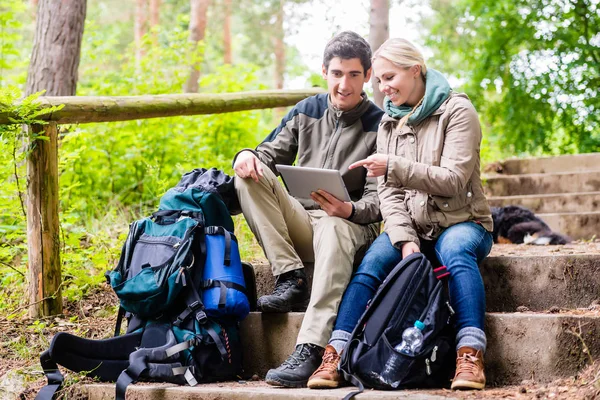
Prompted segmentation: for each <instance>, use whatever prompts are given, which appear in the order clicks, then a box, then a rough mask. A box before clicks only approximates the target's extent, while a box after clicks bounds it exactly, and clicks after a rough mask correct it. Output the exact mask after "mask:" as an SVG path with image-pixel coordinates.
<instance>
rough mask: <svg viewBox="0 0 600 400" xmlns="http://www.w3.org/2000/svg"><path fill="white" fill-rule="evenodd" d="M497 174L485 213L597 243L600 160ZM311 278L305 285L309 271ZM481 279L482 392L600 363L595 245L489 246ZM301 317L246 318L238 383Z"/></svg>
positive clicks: (201, 390) (271, 355) (250, 385)
mask: <svg viewBox="0 0 600 400" xmlns="http://www.w3.org/2000/svg"><path fill="white" fill-rule="evenodd" d="M500 167H501V168H498V169H502V171H503V172H504V174H503V175H498V174H497V175H490V176H487V177H486V183H487V186H486V190H487V193H488V195H489V199H490V203H491V205H494V206H501V205H509V204H516V205H523V206H525V207H528V208H530V209H532V210H533V211H535V212H536V213H538V215H540V217H541V218H543V219H544V220H545V221H546V222H547V223H548V224H549V225H550V226H551V227H552V228H553V229H555V230H557V231H559V232H561V233H564V234H567V235H569V236H571V237H572V238H575V239H581V238H584V239H590V238H591V237H593V236H594V235H595V234H596V229H597V227H598V226H600V224H598V222H600V221H599V220H600V208H598V204H599V200H600V154H586V155H577V156H563V157H554V158H538V159H526V160H508V161H505V162H504V163H502V164H501V165H500ZM507 174H508V175H507ZM255 272H256V276H257V289H258V293H259V296H260V295H263V294H268V293H270V292H271V290H272V288H273V285H274V278H273V276H272V274H271V271H270V267H269V265H268V264H266V263H264V262H257V263H255ZM308 272H309V277H310V275H311V274H310V272H311V271H310V268H308ZM481 272H482V277H483V280H484V284H485V287H486V303H487V304H486V308H487V311H488V312H487V314H486V331H487V335H488V350H487V352H486V374H487V378H488V386H490V387H492V386H495V387H499V388H501V387H505V386H507V385H514V384H520V383H521V382H522V381H524V380H528V381H530V380H533V381H536V382H539V383H546V382H550V381H553V380H555V379H557V378H564V377H569V376H572V375H576V374H577V373H578V372H579V371H581V369H582V368H583V367H584V366H585V365H586V363H588V362H589V361H590V360H591V359H597V358H598V357H600V289H599V288H600V242H598V241H589V240H588V241H587V242H582V241H581V242H578V243H573V244H569V245H565V246H526V245H494V248H493V249H492V253H491V254H490V256H489V257H488V258H487V259H486V260H485V261H484V262H483V264H482V266H481ZM303 316H304V313H290V314H281V315H273V314H261V313H251V314H250V316H248V318H246V320H244V321H243V322H242V324H241V328H242V337H243V338H244V340H245V343H244V360H245V362H244V368H245V374H246V376H244V378H249V377H250V376H252V375H253V374H256V375H258V376H259V377H260V378H263V377H264V374H265V373H266V371H267V370H268V369H270V368H274V367H276V366H278V365H279V364H280V363H281V362H282V361H283V360H284V359H285V358H287V356H288V355H289V354H290V353H291V352H292V351H293V349H294V346H295V342H296V336H297V333H298V331H299V329H300V326H301V323H302V318H303ZM353 389H354V388H352V387H349V388H348V387H346V388H340V389H336V390H326V391H315V390H309V389H278V388H272V387H269V386H268V385H266V384H265V383H264V382H262V381H259V382H254V381H242V382H226V383H221V384H207V385H198V386H196V387H193V388H190V387H178V386H174V385H168V384H144V383H138V384H136V385H132V386H131V387H130V389H128V395H127V398H128V400H132V399H139V400H141V399H144V400H155V399H156V400H158V399H161V400H163V399H165V400H180V399H181V400H183V399H185V400H189V399H207V400H208V399H210V400H213V399H214V400H217V399H219V400H221V399H235V400H238V399H239V400H245V399H261V400H270V399H341V398H342V397H344V396H345V395H346V394H347V393H348V392H349V391H351V390H353ZM80 394H81V395H82V397H83V398H88V399H92V400H104V399H112V398H113V396H114V385H98V384H94V385H84V386H82V387H81V389H80ZM513 394H514V392H513ZM501 397H506V396H504V395H502V396H501ZM453 398H465V394H463V393H455V392H450V391H447V390H417V391H399V392H381V391H373V390H367V391H366V392H365V393H363V394H361V395H360V396H358V399H432V400H433V399H453ZM469 398H472V397H469ZM473 398H474V397H473Z"/></svg>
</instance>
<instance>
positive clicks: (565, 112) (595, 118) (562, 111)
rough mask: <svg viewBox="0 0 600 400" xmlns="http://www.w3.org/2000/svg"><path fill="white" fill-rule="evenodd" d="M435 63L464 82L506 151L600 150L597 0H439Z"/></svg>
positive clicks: (433, 37) (487, 128) (431, 40)
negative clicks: (450, 0)
mask: <svg viewBox="0 0 600 400" xmlns="http://www.w3.org/2000/svg"><path fill="white" fill-rule="evenodd" d="M432 7H433V8H434V9H435V10H436V11H437V14H436V16H435V17H434V19H433V21H431V24H432V33H431V35H429V36H428V39H427V45H428V46H429V47H431V48H432V49H433V51H434V54H435V61H433V66H434V67H436V68H440V69H441V70H443V71H445V72H447V73H448V74H451V75H453V76H455V77H457V78H459V79H460V80H461V81H463V82H464V85H463V87H462V88H461V90H463V91H465V92H467V93H468V94H469V96H471V98H472V99H473V101H474V103H475V105H476V107H477V108H478V110H479V112H480V116H481V119H482V122H483V128H484V131H485V133H486V135H487V136H488V137H489V138H490V143H492V144H493V145H494V146H498V148H500V149H502V152H503V154H504V155H505V156H506V155H514V154H515V153H517V154H518V153H529V154H534V155H540V154H561V153H576V152H590V151H599V150H600V115H599V114H598V113H597V110H598V109H599V108H600V96H598V87H599V84H600V67H599V66H600V62H599V61H600V30H599V29H600V12H599V11H600V10H599V6H598V2H597V1H593V0H578V1H573V2H564V1H559V0H534V1H524V0H517V1H515V0H494V1H492V0H483V1H479V0H477V1H476V0H459V1H455V2H447V1H442V0H436V1H434V2H432Z"/></svg>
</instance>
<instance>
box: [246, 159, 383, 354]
mask: <svg viewBox="0 0 600 400" xmlns="http://www.w3.org/2000/svg"><path fill="white" fill-rule="evenodd" d="M263 171H264V176H263V177H262V178H261V179H260V180H259V182H258V183H256V182H254V181H253V180H252V179H251V178H248V179H241V178H239V177H236V178H235V188H236V192H237V194H238V197H239V200H240V204H241V206H242V211H243V213H244V217H245V218H246V221H247V222H248V225H249V226H250V229H251V230H252V232H253V233H254V235H255V236H256V238H257V239H258V242H259V243H260V245H261V247H262V248H263V251H264V252H265V255H266V257H267V259H268V260H269V263H270V264H271V269H272V271H273V275H274V276H278V275H281V274H283V273H285V272H288V271H292V270H294V269H299V268H303V267H304V265H303V261H305V262H313V261H314V274H313V280H312V293H311V297H310V303H309V304H308V308H307V310H306V314H305V315H304V320H303V321H302V327H301V328H300V333H299V334H298V339H297V344H300V343H313V344H316V345H318V346H321V347H325V346H326V345H327V342H328V340H329V337H330V335H331V331H332V329H333V324H334V322H335V318H336V316H337V311H338V307H339V305H340V302H341V300H342V296H343V294H344V290H345V289H346V286H347V285H348V283H349V282H350V277H351V276H352V268H353V264H354V257H355V255H356V254H357V252H359V251H360V250H365V249H366V247H368V246H369V245H370V244H371V243H372V242H373V240H375V238H376V237H377V234H378V233H379V224H377V223H375V224H369V225H358V224H355V223H353V222H350V221H348V220H346V219H343V218H338V217H330V216H328V215H327V214H326V213H325V212H324V211H322V210H310V211H307V210H305V209H304V208H303V207H302V205H301V204H300V203H299V202H298V201H297V200H296V199H294V198H293V197H291V196H290V195H288V193H287V191H286V190H285V188H283V186H282V185H281V184H280V183H279V181H278V180H277V177H276V176H275V174H274V173H273V172H272V171H271V170H270V169H269V168H268V167H267V166H266V165H264V164H263ZM361 252H363V251H361ZM363 253H364V252H363Z"/></svg>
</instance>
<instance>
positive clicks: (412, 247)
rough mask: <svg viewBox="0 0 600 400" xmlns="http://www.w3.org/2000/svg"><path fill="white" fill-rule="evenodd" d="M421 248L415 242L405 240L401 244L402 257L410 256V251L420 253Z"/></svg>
mask: <svg viewBox="0 0 600 400" xmlns="http://www.w3.org/2000/svg"><path fill="white" fill-rule="evenodd" d="M420 252H421V249H419V246H418V245H417V244H416V243H415V242H406V243H404V244H403V245H402V259H405V258H406V257H408V256H410V255H411V254H412V253H420Z"/></svg>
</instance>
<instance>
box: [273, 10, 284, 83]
mask: <svg viewBox="0 0 600 400" xmlns="http://www.w3.org/2000/svg"><path fill="white" fill-rule="evenodd" d="M283 4H284V0H280V1H279V7H278V8H277V14H276V15H275V36H274V38H273V41H274V46H273V47H274V49H275V89H283V80H284V74H285V43H284V42H283V38H284V35H285V33H284V31H283V18H284V14H283Z"/></svg>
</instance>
